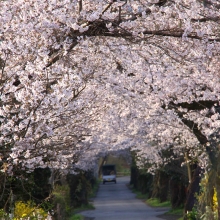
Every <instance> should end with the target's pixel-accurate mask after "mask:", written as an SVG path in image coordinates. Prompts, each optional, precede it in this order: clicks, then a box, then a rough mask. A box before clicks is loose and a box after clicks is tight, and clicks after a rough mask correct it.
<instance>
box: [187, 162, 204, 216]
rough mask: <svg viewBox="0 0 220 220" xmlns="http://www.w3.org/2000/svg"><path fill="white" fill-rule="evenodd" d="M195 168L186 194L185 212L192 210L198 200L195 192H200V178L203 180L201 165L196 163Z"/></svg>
mask: <svg viewBox="0 0 220 220" xmlns="http://www.w3.org/2000/svg"><path fill="white" fill-rule="evenodd" d="M195 166H196V167H195V170H194V172H193V175H192V182H191V183H190V184H189V187H188V192H187V196H186V203H185V207H184V212H185V214H186V213H187V211H192V209H193V207H194V204H195V202H196V197H195V194H196V193H198V192H199V189H200V185H199V183H200V180H201V175H200V174H201V167H199V166H198V165H195ZM185 219H186V217H185Z"/></svg>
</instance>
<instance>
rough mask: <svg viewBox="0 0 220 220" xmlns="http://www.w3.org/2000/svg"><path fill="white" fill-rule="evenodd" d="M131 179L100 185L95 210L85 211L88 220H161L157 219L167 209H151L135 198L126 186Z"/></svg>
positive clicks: (121, 179) (94, 203)
mask: <svg viewBox="0 0 220 220" xmlns="http://www.w3.org/2000/svg"><path fill="white" fill-rule="evenodd" d="M129 180H130V179H129V177H120V178H117V184H115V183H105V184H104V185H103V184H100V187H99V190H98V193H97V196H96V198H95V199H94V201H93V205H94V206H95V210H89V211H83V212H81V213H80V214H82V215H83V216H84V217H86V218H85V219H86V220H89V219H91V220H92V219H94V220H161V218H159V217H157V216H158V215H161V214H163V213H164V212H166V211H167V210H168V209H167V208H151V207H149V206H147V205H146V204H145V203H144V202H143V201H141V200H140V199H136V198H135V194H134V193H132V192H131V191H130V190H129V189H128V187H127V186H126V184H128V183H129Z"/></svg>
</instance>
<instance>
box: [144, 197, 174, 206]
mask: <svg viewBox="0 0 220 220" xmlns="http://www.w3.org/2000/svg"><path fill="white" fill-rule="evenodd" d="M146 203H147V204H148V205H149V206H152V207H171V203H170V201H165V202H160V201H159V199H156V198H151V199H147V200H146Z"/></svg>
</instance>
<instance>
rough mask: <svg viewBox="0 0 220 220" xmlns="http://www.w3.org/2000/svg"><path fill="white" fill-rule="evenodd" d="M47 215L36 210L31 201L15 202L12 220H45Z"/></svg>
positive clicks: (40, 210) (39, 209)
mask: <svg viewBox="0 0 220 220" xmlns="http://www.w3.org/2000/svg"><path fill="white" fill-rule="evenodd" d="M47 216H48V214H47V213H46V212H45V211H44V210H43V209H42V208H38V207H37V206H36V205H35V204H34V203H32V202H31V201H28V202H26V203H25V202H22V201H17V202H15V210H14V218H13V220H26V219H28V220H38V219H46V218H47Z"/></svg>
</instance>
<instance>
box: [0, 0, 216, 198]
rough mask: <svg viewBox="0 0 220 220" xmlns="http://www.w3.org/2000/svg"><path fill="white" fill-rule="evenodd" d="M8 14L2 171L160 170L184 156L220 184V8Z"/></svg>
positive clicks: (159, 4)
mask: <svg viewBox="0 0 220 220" xmlns="http://www.w3.org/2000/svg"><path fill="white" fill-rule="evenodd" d="M0 8H1V13H0V27H1V30H0V57H1V59H0V69H1V78H0V85H1V96H0V102H1V109H0V116H1V124H0V129H1V137H0V139H1V140H0V143H1V144H0V145H1V152H0V158H1V164H2V171H4V172H6V171H7V172H11V173H12V172H13V169H14V168H15V167H16V166H17V168H18V169H21V168H22V167H23V169H29V170H30V169H33V168H34V167H39V166H40V167H46V166H49V167H55V168H67V167H72V164H73V163H74V164H75V165H77V166H80V167H82V168H84V169H86V167H88V165H87V163H88V164H90V163H91V164H92V163H94V161H95V160H96V159H97V157H98V156H99V155H101V154H103V155H104V154H107V153H108V152H110V151H114V152H115V151H117V150H122V149H126V148H131V149H133V150H137V151H138V152H139V153H138V154H139V156H140V157H141V158H143V159H144V160H145V161H147V162H151V163H152V162H153V164H154V166H153V167H152V168H154V167H155V168H157V167H158V166H160V165H162V164H164V163H165V161H164V160H163V158H161V156H160V152H161V150H163V149H166V148H168V147H170V146H172V147H173V150H174V152H175V153H176V155H182V154H185V153H186V152H187V154H188V155H189V156H190V157H193V158H197V160H198V164H199V166H198V167H203V168H205V169H206V168H207V167H210V166H211V167H213V168H214V169H215V170H216V172H218V170H219V168H218V167H219V164H218V162H217V160H216V158H215V156H213V152H214V154H215V155H218V154H219V151H218V144H219V127H220V120H219V99H220V97H219V96H220V85H219V84H220V82H219V71H220V65H219V62H218V60H219V51H220V35H219V33H220V32H219V22H220V16H219V10H220V4H219V2H218V1H217V0H209V1H206V0H205V1H202V0H196V1H193V0H181V1H180V0H174V1H170V0H149V1H142V0H139V1H134V0H130V1H128V0H127V1H98V0H97V1H96V0H95V1H94V0H93V1H91V0H77V1H76V0H65V1H59V0H53V1H48V0H44V1H38V0H31V1H25V0H19V1H14V0H10V1H0ZM153 143H157V144H156V145H155V144H153ZM204 158H205V159H204ZM171 159H172V158H171ZM140 165H141V164H140ZM218 194H220V193H219V192H218Z"/></svg>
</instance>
